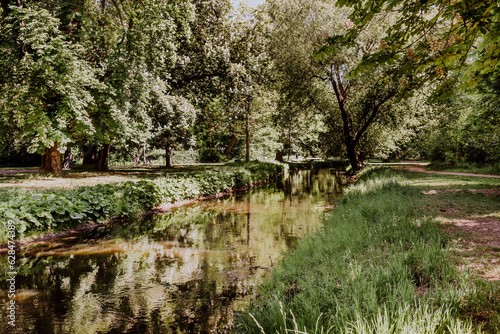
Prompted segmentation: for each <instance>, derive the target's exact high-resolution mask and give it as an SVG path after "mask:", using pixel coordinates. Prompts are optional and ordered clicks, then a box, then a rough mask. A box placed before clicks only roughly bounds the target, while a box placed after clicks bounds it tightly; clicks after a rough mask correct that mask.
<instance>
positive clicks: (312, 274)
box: [235, 169, 500, 333]
mask: <svg viewBox="0 0 500 334" xmlns="http://www.w3.org/2000/svg"><path fill="white" fill-rule="evenodd" d="M401 173H402V172H397V171H394V170H391V169H373V170H371V171H368V172H365V173H364V174H363V175H361V176H360V182H359V183H358V184H356V185H355V186H352V187H350V188H349V189H347V191H346V192H345V195H344V196H343V197H342V199H341V201H340V203H339V206H338V207H337V208H336V209H335V210H333V212H332V214H331V216H330V217H329V218H328V220H327V221H326V222H325V226H324V229H323V230H322V231H320V232H318V233H317V234H316V235H314V236H312V237H309V238H307V239H304V240H302V241H301V242H300V243H299V246H298V247H297V248H296V250H295V251H294V252H293V253H292V254H289V255H288V256H285V258H284V259H283V261H282V262H281V263H280V265H279V266H278V267H277V268H276V269H275V270H274V271H273V274H272V276H271V277H270V278H269V279H268V280H267V281H266V282H264V284H263V286H262V287H261V292H262V296H261V297H260V298H258V299H257V300H255V301H254V302H253V303H252V304H251V306H250V307H249V309H248V311H247V312H246V313H245V314H243V315H242V316H241V318H240V319H239V325H238V326H237V327H236V328H235V330H236V331H238V332H248V333H287V332H293V333H473V332H478V331H479V330H480V329H481V328H482V325H481V324H480V323H479V322H478V321H477V319H475V318H474V317H473V314H471V313H470V312H468V311H466V310H467V307H465V306H467V305H471V303H472V301H473V300H475V299H478V300H481V299H485V298H486V297H484V296H482V297H481V295H482V294H484V291H486V290H485V289H484V287H483V288H479V284H480V283H478V282H474V281H471V279H470V277H468V276H467V275H466V274H459V273H458V272H457V270H456V266H455V263H453V261H452V260H451V256H450V255H449V254H448V252H447V251H446V246H447V237H446V236H445V235H444V234H443V233H442V232H441V230H440V229H439V228H438V227H437V226H436V225H435V223H433V221H432V219H431V218H429V217H425V216H424V215H422V214H421V213H420V210H419V209H418V208H419V205H420V204H421V203H422V200H421V194H420V190H418V189H416V188H414V187H412V186H411V185H410V184H409V183H407V181H406V180H405V178H404V177H403V176H402V174H401ZM491 291H493V292H492V295H490V297H488V298H490V299H489V300H492V299H491V298H493V299H495V298H497V300H498V297H499V296H500V294H499V293H498V289H496V290H495V289H493V290H491ZM491 296H494V297H491ZM488 298H486V299H488ZM478 305H479V304H478ZM478 308H479V309H481V310H484V308H486V309H487V311H491V312H496V313H499V311H500V307H499V303H498V302H497V303H496V304H495V303H493V304H491V303H490V305H486V303H483V304H481V306H478ZM492 308H493V309H492ZM498 324H499V322H498V319H497V320H496V321H490V323H488V324H487V325H488V326H489V327H488V328H489V329H490V330H491V331H493V332H494V331H497V330H500V327H498Z"/></svg>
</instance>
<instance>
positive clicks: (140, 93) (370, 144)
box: [0, 0, 500, 176]
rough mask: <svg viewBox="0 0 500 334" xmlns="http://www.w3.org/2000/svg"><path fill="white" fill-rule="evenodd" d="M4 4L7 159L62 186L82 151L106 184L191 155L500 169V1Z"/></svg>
mask: <svg viewBox="0 0 500 334" xmlns="http://www.w3.org/2000/svg"><path fill="white" fill-rule="evenodd" d="M0 4H1V9H0V32H1V34H0V65H1V66H2V72H1V73H0V118H1V120H2V126H1V127H0V134H1V139H0V140H1V143H0V144H1V147H0V149H1V150H2V152H10V153H8V154H11V153H12V152H15V151H19V152H20V151H22V150H25V151H27V152H31V153H37V154H40V155H42V161H41V171H43V172H50V173H54V174H56V175H59V176H62V175H63V172H62V169H61V154H63V153H64V152H65V151H66V152H67V151H68V150H69V149H70V148H72V147H73V148H78V147H80V148H83V147H85V148H86V151H85V152H86V153H85V159H84V163H85V164H90V165H92V166H93V167H94V168H97V169H101V170H106V169H107V168H108V156H109V154H110V152H114V150H115V151H116V150H118V151H121V152H127V151H129V152H131V151H134V150H138V149H139V148H140V149H144V148H145V147H149V148H151V149H153V148H161V149H162V150H164V154H165V156H166V159H165V160H166V161H167V167H168V166H170V165H169V162H170V154H171V152H172V150H173V149H184V148H193V149H196V150H198V151H199V152H201V153H202V154H201V156H207V157H209V159H216V160H220V159H222V160H224V159H232V158H241V159H242V158H244V159H246V160H250V159H251V158H257V157H259V158H263V157H267V158H270V157H276V158H278V159H280V160H281V159H283V157H285V156H287V157H288V159H290V157H291V156H294V155H298V154H304V155H318V154H322V155H323V156H330V157H331V156H333V157H342V158H343V157H347V158H348V159H349V160H350V162H351V166H352V169H353V170H354V171H356V170H358V169H359V168H361V167H362V165H363V160H365V159H367V158H370V157H378V158H388V157H397V156H404V155H408V156H410V155H411V156H414V157H421V158H429V157H435V158H437V159H446V157H448V160H450V159H451V158H450V157H452V156H453V157H454V160H460V159H462V160H477V161H488V162H496V161H498V160H500V157H498V154H496V153H495V152H496V151H495V150H496V147H497V142H498V138H497V136H496V135H495V134H494V133H496V132H497V131H496V130H497V129H498V125H499V121H498V119H499V117H498V115H499V112H498V108H497V107H496V106H497V105H498V82H497V81H498V80H497V79H498V59H499V48H498V42H499V38H500V37H499V31H500V30H499V29H498V28H499V26H498V18H499V15H500V7H499V2H498V1H493V0H490V1H475V2H468V1H461V0H440V1H437V0H426V1H410V0H380V1H354V0H338V1H333V2H331V1H324V0H270V1H268V2H267V3H265V4H262V5H260V6H258V7H256V8H252V7H247V6H244V5H240V7H239V8H238V9H237V10H236V9H234V8H233V7H232V3H231V1H229V0H207V1H202V2H200V1H191V0H180V1H175V2H172V1H167V0H155V1H133V0H120V1H114V0H100V1H94V0H63V1H56V0H43V1H33V0H2V1H1V3H0ZM473 106H475V108H473ZM454 115H456V116H454ZM429 119H432V122H430V121H429ZM446 122H451V123H450V126H446V127H444V124H446ZM440 124H441V125H440ZM446 129H448V132H446V131H444V130H446ZM443 131H444V132H443ZM453 131H455V132H457V131H458V132H460V133H461V134H462V135H460V136H459V137H457V136H455V135H454V134H453V133H454V132H453ZM449 136H451V137H453V138H455V139H454V140H455V143H456V145H455V146H454V147H451V146H450V145H444V143H442V141H441V140H438V138H448V137H449ZM466 138H468V139H467V140H466ZM438 143H441V144H438ZM457 143H458V144H457ZM457 145H458V146H460V147H459V149H457ZM438 146H439V147H440V149H439V150H438V149H437V147H438ZM479 147H483V148H487V149H482V150H479V149H478V148H479ZM443 150H444V151H446V152H447V153H446V154H445V153H443ZM473 151H475V152H480V151H481V152H483V153H481V154H477V155H475V156H474V155H473V154H471V153H470V152H473ZM409 152H411V154H410V153H409ZM433 152H434V153H433ZM438 152H441V153H439V154H438ZM20 156H21V155H20ZM450 161H451V160H450Z"/></svg>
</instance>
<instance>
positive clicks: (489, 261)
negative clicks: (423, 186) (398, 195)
mask: <svg viewBox="0 0 500 334" xmlns="http://www.w3.org/2000/svg"><path fill="white" fill-rule="evenodd" d="M402 169H404V170H407V171H411V172H416V173H426V174H432V175H434V177H432V178H431V179H429V181H428V184H427V186H429V185H434V186H436V187H435V189H429V188H427V189H428V190H426V191H424V192H423V194H425V195H427V196H428V200H427V204H426V205H427V208H426V211H427V210H429V211H432V212H433V215H435V220H436V221H437V222H439V223H440V224H441V226H442V227H443V229H444V230H445V232H447V234H449V235H450V236H451V237H452V238H453V243H454V247H453V251H454V253H455V254H456V255H457V256H459V257H461V258H462V259H463V260H464V268H469V269H471V270H472V271H474V272H475V273H477V274H479V275H480V276H482V277H483V278H485V279H488V280H495V281H498V280H500V182H498V181H496V180H491V181H486V182H482V181H479V180H485V179H484V178H490V179H498V178H500V176H499V175H488V174H472V173H460V172H443V171H433V170H426V169H425V166H422V165H417V166H415V165H412V166H405V167H403V168H402ZM417 175H418V174H417ZM438 175H443V176H444V177H445V178H443V179H438V178H436V177H437V176H438ZM445 175H446V176H445ZM454 176H456V177H460V178H461V179H459V178H453V177H454ZM431 180H434V181H431ZM459 180H463V181H462V182H461V181H459ZM415 181H416V182H419V181H418V180H415ZM421 182H422V181H421V180H420V183H421Z"/></svg>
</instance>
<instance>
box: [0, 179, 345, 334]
mask: <svg viewBox="0 0 500 334" xmlns="http://www.w3.org/2000/svg"><path fill="white" fill-rule="evenodd" d="M341 184H342V179H341V178H340V177H338V176H335V172H334V171H331V170H319V171H315V172H311V171H299V172H296V173H292V174H291V175H289V176H286V177H284V179H283V180H281V181H279V182H276V183H274V184H270V185H266V186H263V187H260V188H258V189H254V190H252V191H250V192H248V193H245V194H239V195H233V196H227V197H224V198H220V199H217V200H211V201H205V202H201V203H197V204H195V205H191V206H188V207H183V208H179V209H176V210H174V211H172V212H168V213H165V214H161V215H156V216H152V217H147V218H145V219H143V220H140V221H128V222H125V223H122V224H119V225H116V226H109V227H101V228H99V229H96V230H93V231H90V232H88V233H86V234H81V235H77V236H71V237H66V238H61V239H56V240H52V241H50V242H47V243H43V244H38V245H34V246H30V247H29V248H27V249H25V250H23V251H22V252H21V251H19V252H18V253H17V254H16V257H17V263H16V267H17V270H18V273H17V275H16V277H15V285H16V305H17V311H16V319H15V326H14V327H13V326H10V325H9V324H8V321H9V320H10V319H8V318H7V316H6V315H7V310H6V305H7V302H8V301H9V299H8V296H7V288H8V285H7V281H6V279H7V278H8V277H6V276H5V275H6V274H4V272H2V273H1V274H0V276H1V277H2V280H1V281H0V299H1V301H2V305H3V312H2V313H3V314H2V315H1V316H0V332H1V333H44V334H45V333H141V334H142V333H171V332H188V333H199V332H202V333H206V332H216V331H219V332H223V331H225V330H226V329H228V328H231V326H232V324H233V321H234V318H235V316H237V313H238V312H241V311H242V310H243V308H244V305H245V304H246V303H248V301H249V300H250V299H252V298H255V295H256V294H257V291H256V287H257V285H258V283H259V281H260V280H261V279H262V277H263V275H266V274H268V272H269V271H270V270H272V267H273V265H274V264H276V263H277V262H278V261H279V259H280V257H281V256H282V254H283V253H284V252H286V251H288V250H290V249H293V248H294V246H295V245H296V243H297V241H298V240H299V239H300V238H301V237H303V236H304V235H307V234H311V233H314V232H315V231H316V230H317V229H318V228H320V227H321V221H322V215H323V214H324V207H325V206H328V205H330V204H331V202H332V201H333V200H334V199H335V198H336V197H337V196H339V193H340V191H341ZM0 268H7V258H6V257H5V256H2V257H0ZM5 271H7V270H5Z"/></svg>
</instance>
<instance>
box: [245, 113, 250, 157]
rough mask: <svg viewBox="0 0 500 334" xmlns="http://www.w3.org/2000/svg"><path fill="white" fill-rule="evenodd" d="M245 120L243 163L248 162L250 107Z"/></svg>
mask: <svg viewBox="0 0 500 334" xmlns="http://www.w3.org/2000/svg"><path fill="white" fill-rule="evenodd" d="M247 108H248V109H247V119H246V122H245V141H246V152H245V161H246V162H249V161H250V106H248V107H247Z"/></svg>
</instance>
